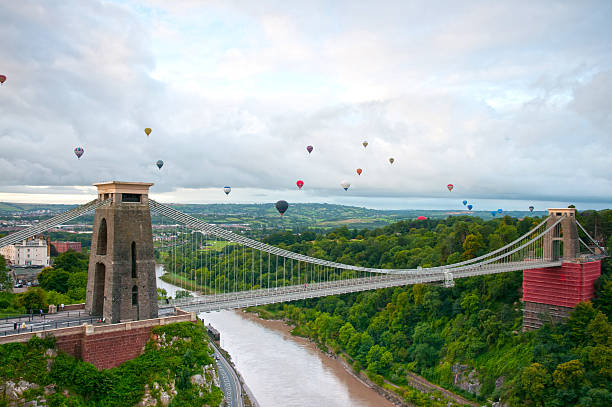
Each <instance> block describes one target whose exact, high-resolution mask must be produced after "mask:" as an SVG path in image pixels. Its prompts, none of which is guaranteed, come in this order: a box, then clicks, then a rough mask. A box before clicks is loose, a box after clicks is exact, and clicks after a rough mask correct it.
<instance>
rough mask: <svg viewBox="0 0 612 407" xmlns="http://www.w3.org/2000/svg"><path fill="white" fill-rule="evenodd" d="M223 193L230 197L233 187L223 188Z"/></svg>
mask: <svg viewBox="0 0 612 407" xmlns="http://www.w3.org/2000/svg"><path fill="white" fill-rule="evenodd" d="M223 192H225V195H229V193H230V192H232V187H230V186H228V185H226V186H224V187H223Z"/></svg>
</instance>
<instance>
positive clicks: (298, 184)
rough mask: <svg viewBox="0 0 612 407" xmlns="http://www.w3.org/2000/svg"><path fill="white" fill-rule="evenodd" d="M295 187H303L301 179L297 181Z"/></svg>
mask: <svg viewBox="0 0 612 407" xmlns="http://www.w3.org/2000/svg"><path fill="white" fill-rule="evenodd" d="M295 185H297V187H298V189H302V187H303V186H304V181H302V180H301V179H299V180H298V181H297V182H296V183H295Z"/></svg>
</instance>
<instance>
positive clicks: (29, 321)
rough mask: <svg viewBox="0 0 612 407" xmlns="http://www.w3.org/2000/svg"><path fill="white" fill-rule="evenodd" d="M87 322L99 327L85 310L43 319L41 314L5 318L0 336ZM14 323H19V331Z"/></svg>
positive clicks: (1, 322) (64, 312)
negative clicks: (23, 324)
mask: <svg viewBox="0 0 612 407" xmlns="http://www.w3.org/2000/svg"><path fill="white" fill-rule="evenodd" d="M85 322H87V323H88V324H92V325H97V323H96V317H91V316H89V315H87V313H86V312H85V311H83V310H80V311H63V312H58V313H56V314H44V317H41V316H40V315H39V314H34V316H32V317H30V316H27V315H22V316H19V317H15V318H3V319H1V320H0V336H5V335H14V334H17V333H23V332H35V331H43V330H49V329H55V328H67V327H71V326H79V325H82V324H83V323H85ZM14 323H17V327H18V329H17V330H14V329H13V328H14V326H15V325H14ZM22 323H25V324H26V328H25V330H24V329H22V328H21V324H22Z"/></svg>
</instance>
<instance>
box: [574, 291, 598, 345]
mask: <svg viewBox="0 0 612 407" xmlns="http://www.w3.org/2000/svg"><path fill="white" fill-rule="evenodd" d="M595 315H597V310H596V309H595V308H593V304H591V302H590V301H587V302H581V303H579V304H578V305H576V307H575V308H574V310H573V311H572V312H571V313H570V316H569V318H568V320H567V327H568V328H569V331H570V337H571V338H572V340H574V341H576V343H584V341H585V330H586V327H587V326H588V325H589V323H590V322H591V320H592V319H593V318H595Z"/></svg>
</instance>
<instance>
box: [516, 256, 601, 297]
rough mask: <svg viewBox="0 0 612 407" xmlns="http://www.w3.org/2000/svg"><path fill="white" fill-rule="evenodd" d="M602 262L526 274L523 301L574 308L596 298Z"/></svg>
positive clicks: (567, 265) (567, 264) (568, 264)
mask: <svg viewBox="0 0 612 407" xmlns="http://www.w3.org/2000/svg"><path fill="white" fill-rule="evenodd" d="M600 275H601V261H600V260H598V261H592V262H588V263H563V264H562V265H561V266H560V267H549V268H541V269H533V270H523V301H530V302H537V303H540V304H550V305H558V306H562V307H575V306H576V304H578V303H579V302H582V301H588V300H590V299H592V298H593V295H594V291H595V287H594V283H595V280H597V279H598V278H599V276H600Z"/></svg>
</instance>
